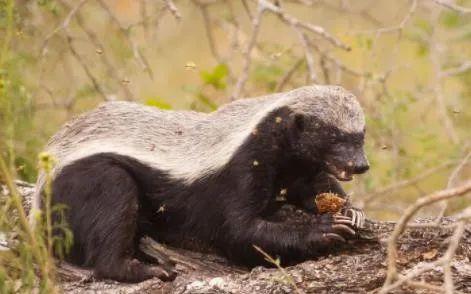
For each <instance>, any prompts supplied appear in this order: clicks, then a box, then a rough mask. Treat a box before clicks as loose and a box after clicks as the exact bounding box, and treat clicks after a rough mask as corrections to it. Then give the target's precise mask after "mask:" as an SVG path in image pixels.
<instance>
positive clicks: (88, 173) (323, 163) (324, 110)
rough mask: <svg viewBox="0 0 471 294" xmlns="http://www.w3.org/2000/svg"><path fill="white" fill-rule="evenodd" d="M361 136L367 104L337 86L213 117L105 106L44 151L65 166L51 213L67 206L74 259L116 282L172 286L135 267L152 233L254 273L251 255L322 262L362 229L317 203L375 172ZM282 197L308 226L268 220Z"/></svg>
mask: <svg viewBox="0 0 471 294" xmlns="http://www.w3.org/2000/svg"><path fill="white" fill-rule="evenodd" d="M364 133H365V119H364V115H363V111H362V109H361V107H360V105H359V103H358V101H357V100H356V98H355V97H354V96H353V95H352V94H350V93H349V92H347V91H346V90H344V89H343V88H341V87H337V86H308V87H302V88H298V89H295V90H292V91H289V92H285V93H278V94H272V95H268V96H263V97H258V98H252V99H243V100H238V101H235V102H232V103H229V104H227V105H225V106H222V107H221V108H219V109H218V110H217V111H215V112H212V113H208V114H206V113H198V112H192V111H162V110H158V109H156V108H153V107H149V106H143V105H139V104H135V103H130V102H108V103H105V104H103V105H101V106H99V107H98V108H96V109H95V110H92V111H91V112H88V113H86V114H84V115H82V116H80V117H78V118H76V119H75V120H73V121H71V122H69V123H68V124H66V125H65V126H64V127H63V128H62V129H61V130H60V131H59V132H58V133H57V134H56V135H55V136H53V138H52V139H51V140H50V142H49V144H48V146H47V148H46V150H47V151H48V152H49V153H51V154H52V155H53V156H54V157H55V159H56V161H57V164H56V166H55V169H54V171H53V182H52V201H53V203H52V205H56V204H64V205H66V206H67V207H68V209H67V211H66V221H67V222H68V224H69V227H70V229H71V230H72V232H73V234H74V244H73V246H72V249H71V251H70V253H69V254H68V255H67V257H66V259H67V260H68V261H70V262H73V263H75V264H78V265H82V266H87V267H91V268H93V269H94V272H95V274H96V276H98V277H102V278H111V279H115V280H119V281H130V282H137V281H141V280H144V279H147V278H151V277H154V276H157V277H159V278H161V279H164V280H165V279H172V278H174V276H175V273H174V272H173V271H171V270H169V269H168V268H164V267H162V266H161V265H157V264H155V263H154V264H149V263H146V262H144V261H143V260H142V259H138V258H136V257H137V256H138V251H139V250H138V240H139V238H140V237H141V236H142V235H143V234H146V233H149V232H154V233H155V232H157V234H156V235H157V236H158V235H159V233H161V234H166V233H171V232H183V233H184V234H186V235H189V236H192V237H195V238H199V239H201V240H207V241H208V242H210V243H211V244H212V245H213V246H214V247H216V248H219V249H220V250H221V251H222V252H223V253H225V254H226V255H227V256H228V257H230V258H232V259H233V260H235V261H237V262H242V263H246V264H256V263H257V262H260V259H259V255H258V254H257V253H256V252H255V251H254V249H253V247H252V245H257V246H259V247H261V248H263V249H264V250H265V251H267V252H269V253H270V254H273V255H278V256H281V259H282V260H289V259H296V258H307V257H309V256H313V255H316V254H322V253H323V252H325V251H326V250H328V249H329V248H332V247H334V246H335V245H336V244H337V242H343V241H345V239H347V238H349V237H351V236H352V235H354V234H355V231H354V229H356V228H357V227H358V226H360V225H361V222H362V217H361V213H360V212H358V211H356V210H354V209H350V210H348V213H347V212H345V214H344V215H342V216H337V215H336V216H332V215H328V214H324V215H319V214H317V211H316V207H315V201H314V197H315V195H317V194H319V193H321V192H329V191H330V192H334V193H337V194H340V195H342V196H345V192H344V191H343V190H342V188H341V186H340V184H339V183H338V181H337V180H341V181H346V180H350V179H351V178H352V175H353V174H359V173H363V172H365V171H366V170H367V169H368V162H367V159H366V157H365V154H364V151H363V142H364ZM44 179H45V176H44V175H40V177H39V179H38V186H37V187H38V188H37V192H36V194H35V204H34V205H35V207H36V208H39V206H40V204H41V200H40V199H41V188H42V187H43V186H44V181H45V180H44ZM282 189H284V190H285V191H287V196H286V197H287V201H288V202H289V203H292V204H294V205H296V206H298V207H300V208H302V209H304V210H306V211H309V212H310V215H312V219H311V223H309V224H306V225H300V226H296V227H293V226H292V225H288V224H287V223H284V222H276V221H273V220H270V218H269V216H270V214H272V213H273V207H276V206H274V202H275V198H276V196H277V195H278V194H279V192H280V190H282ZM355 218H356V219H355Z"/></svg>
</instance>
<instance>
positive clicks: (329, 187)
mask: <svg viewBox="0 0 471 294" xmlns="http://www.w3.org/2000/svg"><path fill="white" fill-rule="evenodd" d="M326 192H330V193H334V194H337V195H339V196H340V197H342V198H344V199H346V200H347V204H346V205H345V208H344V209H343V214H344V215H345V216H348V217H349V218H351V223H352V225H353V226H355V227H359V228H361V227H363V225H364V222H365V218H366V217H365V214H364V212H363V211H362V210H361V209H358V208H355V207H353V206H352V203H351V201H350V199H348V196H347V194H346V193H345V191H344V190H343V188H342V186H341V185H340V183H339V182H338V181H337V180H336V179H335V178H334V177H333V176H331V175H329V174H327V173H325V172H321V173H319V174H317V175H315V176H304V177H299V178H297V179H295V180H294V181H292V182H290V183H289V184H288V185H287V187H286V193H287V199H288V200H289V201H290V202H292V203H294V204H295V205H297V206H300V207H301V208H303V209H305V210H306V211H309V212H312V213H317V207H316V204H315V197H316V195H318V194H321V193H326Z"/></svg>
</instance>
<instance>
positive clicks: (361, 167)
mask: <svg viewBox="0 0 471 294" xmlns="http://www.w3.org/2000/svg"><path fill="white" fill-rule="evenodd" d="M369 169H370V166H369V165H368V164H362V165H357V166H355V168H354V173H356V174H362V173H364V172H366V171H367V170H369Z"/></svg>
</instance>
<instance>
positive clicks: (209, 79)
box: [200, 63, 229, 89]
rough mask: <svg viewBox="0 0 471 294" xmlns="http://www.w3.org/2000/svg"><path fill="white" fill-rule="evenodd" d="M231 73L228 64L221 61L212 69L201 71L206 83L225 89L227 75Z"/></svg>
mask: <svg viewBox="0 0 471 294" xmlns="http://www.w3.org/2000/svg"><path fill="white" fill-rule="evenodd" d="M228 73H229V69H228V67H227V65H225V64H223V63H221V64H218V65H216V66H215V67H214V68H213V69H212V71H204V70H203V71H201V72H200V76H201V79H202V80H203V82H204V83H205V84H206V85H211V86H213V87H214V88H216V89H225V88H226V86H227V84H226V77H227V74H228Z"/></svg>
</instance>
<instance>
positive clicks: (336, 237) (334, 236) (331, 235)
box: [324, 233, 347, 242]
mask: <svg viewBox="0 0 471 294" xmlns="http://www.w3.org/2000/svg"><path fill="white" fill-rule="evenodd" d="M324 237H325V238H327V239H329V240H336V241H340V242H347V241H346V240H345V238H344V237H342V236H340V235H339V234H335V233H327V234H324Z"/></svg>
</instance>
